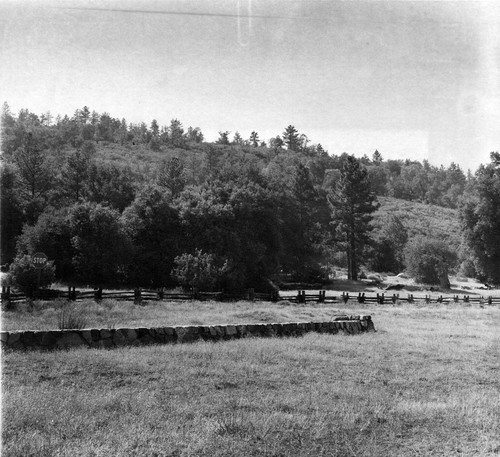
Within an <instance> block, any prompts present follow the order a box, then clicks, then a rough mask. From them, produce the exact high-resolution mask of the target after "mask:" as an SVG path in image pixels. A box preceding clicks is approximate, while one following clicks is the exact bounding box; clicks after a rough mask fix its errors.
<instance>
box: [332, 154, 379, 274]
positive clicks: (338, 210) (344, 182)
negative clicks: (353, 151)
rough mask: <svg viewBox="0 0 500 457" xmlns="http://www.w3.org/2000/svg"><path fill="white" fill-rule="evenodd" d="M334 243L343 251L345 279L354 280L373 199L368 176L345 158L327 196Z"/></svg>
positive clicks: (350, 159)
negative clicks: (344, 253)
mask: <svg viewBox="0 0 500 457" xmlns="http://www.w3.org/2000/svg"><path fill="white" fill-rule="evenodd" d="M328 202H329V204H330V209H331V226H332V229H333V232H332V233H333V240H334V242H335V243H336V244H337V245H339V246H340V247H341V249H343V250H344V251H345V252H346V255H347V264H348V278H349V279H352V280H357V278H358V270H359V261H360V260H361V256H362V253H363V247H364V245H365V244H366V243H367V242H368V240H369V237H368V235H369V232H370V230H371V226H370V222H371V220H372V213H373V212H374V211H375V210H376V209H377V207H378V204H376V198H375V196H374V195H373V194H372V193H371V191H370V183H369V181H368V174H367V171H366V169H365V168H364V167H362V166H361V164H360V162H359V160H357V159H356V158H355V157H354V156H347V157H346V158H345V160H344V162H343V164H342V168H341V170H340V180H339V181H337V183H336V184H335V186H334V187H333V188H332V189H331V190H330V192H329V194H328Z"/></svg>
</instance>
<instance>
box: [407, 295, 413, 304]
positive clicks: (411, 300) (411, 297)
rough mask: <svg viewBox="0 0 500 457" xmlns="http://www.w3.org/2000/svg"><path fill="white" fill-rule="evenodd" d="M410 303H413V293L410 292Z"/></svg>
mask: <svg viewBox="0 0 500 457" xmlns="http://www.w3.org/2000/svg"><path fill="white" fill-rule="evenodd" d="M408 303H413V294H408Z"/></svg>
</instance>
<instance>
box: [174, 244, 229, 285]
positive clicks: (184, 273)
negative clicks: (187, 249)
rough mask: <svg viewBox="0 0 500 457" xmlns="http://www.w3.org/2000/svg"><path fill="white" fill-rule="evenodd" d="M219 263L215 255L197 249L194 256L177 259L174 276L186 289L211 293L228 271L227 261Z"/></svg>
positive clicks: (188, 255) (186, 255)
mask: <svg viewBox="0 0 500 457" xmlns="http://www.w3.org/2000/svg"><path fill="white" fill-rule="evenodd" d="M220 263H221V262H217V259H216V258H215V256H214V255H213V254H209V253H204V252H203V251H202V250H201V249H197V250H196V251H195V253H194V254H188V253H185V254H182V255H181V256H178V257H176V258H175V267H174V269H173V271H172V274H173V275H174V277H175V278H176V279H177V281H178V282H179V284H181V286H183V287H184V288H186V289H189V288H194V289H198V290H202V291H211V290H213V289H214V287H215V285H216V284H217V282H220V280H221V278H222V276H223V275H224V273H225V272H226V270H227V269H228V266H227V261H226V262H224V263H222V265H220Z"/></svg>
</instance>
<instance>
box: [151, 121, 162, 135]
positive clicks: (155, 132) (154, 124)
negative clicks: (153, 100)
mask: <svg viewBox="0 0 500 457" xmlns="http://www.w3.org/2000/svg"><path fill="white" fill-rule="evenodd" d="M151 134H152V135H153V137H154V138H157V137H158V136H159V135H160V127H159V126H158V122H157V120H156V119H153V120H152V121H151Z"/></svg>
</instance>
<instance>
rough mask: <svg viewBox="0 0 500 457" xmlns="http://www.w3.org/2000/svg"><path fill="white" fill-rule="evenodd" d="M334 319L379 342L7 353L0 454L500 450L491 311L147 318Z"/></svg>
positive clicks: (238, 310) (499, 345)
mask: <svg viewBox="0 0 500 457" xmlns="http://www.w3.org/2000/svg"><path fill="white" fill-rule="evenodd" d="M144 308H146V310H147V311H148V314H150V313H153V305H151V307H150V306H149V305H147V306H146V307H144ZM141 309H143V308H141ZM334 313H347V314H371V315H372V316H373V320H374V323H375V326H376V328H377V330H378V331H377V332H376V333H372V334H363V335H357V336H344V335H320V334H308V335H306V336H305V337H302V338H284V339H245V340H236V341H229V342H219V343H194V344H186V345H167V346H154V347H142V348H128V349H116V350H70V351H59V352H50V353H42V352H27V353H19V352H4V353H3V363H2V389H3V404H2V406H3V411H2V419H3V420H2V443H3V449H2V455H4V456H23V457H25V456H37V457H38V456H234V455H241V456H276V457H277V456H438V455H441V456H455V455H456V456H495V455H500V308H499V307H498V306H487V305H486V306H484V307H483V308H481V307H479V306H477V305H473V306H464V305H463V304H460V305H455V304H453V305H434V304H433V305H426V306H423V305H411V306H408V305H404V306H392V305H384V306H371V307H369V306H366V307H359V305H357V304H354V303H353V304H351V305H349V304H348V305H347V306H342V307H340V306H339V307H338V308H333V307H332V306H331V305H330V306H325V305H307V306H290V305H275V304H259V305H250V304H248V303H237V304H228V303H171V304H165V314H164V316H163V318H160V317H159V316H158V315H156V316H155V315H154V313H153V317H152V320H154V321H155V322H156V324H155V325H162V324H163V323H164V324H165V325H167V324H173V323H176V324H184V323H212V322H230V321H233V322H235V321H238V322H242V321H246V322H249V321H266V320H280V321H284V320H320V319H328V316H331V315H332V314H334ZM131 316H132V314H129V317H131ZM165 316H167V317H165ZM4 317H5V315H4ZM158 319H165V321H163V320H162V321H161V322H159V321H158ZM96 322H98V321H96ZM4 324H5V322H4ZM122 324H123V323H122V322H117V326H119V325H122ZM137 324H138V322H136V321H134V320H133V319H132V321H131V322H129V325H130V326H135V325H137ZM9 325H10V324H9ZM140 325H147V322H145V321H144V320H143V321H141V324H140Z"/></svg>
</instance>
